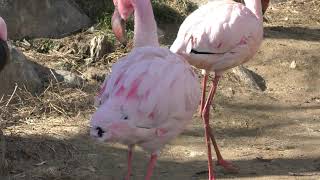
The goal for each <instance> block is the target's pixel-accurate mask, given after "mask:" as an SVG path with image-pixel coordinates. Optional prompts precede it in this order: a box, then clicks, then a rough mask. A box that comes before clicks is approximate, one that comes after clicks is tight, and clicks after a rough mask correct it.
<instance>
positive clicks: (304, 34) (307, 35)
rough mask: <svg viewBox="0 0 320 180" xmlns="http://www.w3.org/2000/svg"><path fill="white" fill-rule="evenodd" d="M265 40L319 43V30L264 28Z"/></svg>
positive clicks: (282, 27) (279, 27)
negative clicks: (293, 40)
mask: <svg viewBox="0 0 320 180" xmlns="http://www.w3.org/2000/svg"><path fill="white" fill-rule="evenodd" d="M264 32H265V34H264V35H265V37H266V38H275V39H295V40H305V41H315V42H319V41H320V29H312V28H307V27H284V26H273V27H265V28H264Z"/></svg>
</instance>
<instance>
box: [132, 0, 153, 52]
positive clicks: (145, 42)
mask: <svg viewBox="0 0 320 180" xmlns="http://www.w3.org/2000/svg"><path fill="white" fill-rule="evenodd" d="M143 46H155V47H159V42H158V34H157V23H156V21H155V19H154V15H153V10H152V5H151V2H150V0H136V1H135V5H134V47H143Z"/></svg>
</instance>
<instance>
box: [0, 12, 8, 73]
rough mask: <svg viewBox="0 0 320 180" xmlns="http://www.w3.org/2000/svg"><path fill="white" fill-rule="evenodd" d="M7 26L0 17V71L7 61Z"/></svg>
mask: <svg viewBox="0 0 320 180" xmlns="http://www.w3.org/2000/svg"><path fill="white" fill-rule="evenodd" d="M6 41H7V25H6V23H5V22H4V20H3V19H2V18H1V17H0V71H1V70H2V69H3V68H4V66H5V65H6V64H7V62H8V60H9V48H8V44H7V42H6Z"/></svg>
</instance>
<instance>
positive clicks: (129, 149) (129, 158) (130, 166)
mask: <svg viewBox="0 0 320 180" xmlns="http://www.w3.org/2000/svg"><path fill="white" fill-rule="evenodd" d="M132 150H133V146H132V145H129V147H128V173H127V176H126V180H130V177H131V174H132Z"/></svg>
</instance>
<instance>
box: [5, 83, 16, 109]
mask: <svg viewBox="0 0 320 180" xmlns="http://www.w3.org/2000/svg"><path fill="white" fill-rule="evenodd" d="M17 88H18V85H17V84H16V86H15V87H14V90H13V93H12V94H11V96H10V99H9V100H8V102H7V104H6V107H8V105H9V103H10V101H11V100H12V98H13V96H14V94H15V93H16V91H17Z"/></svg>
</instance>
